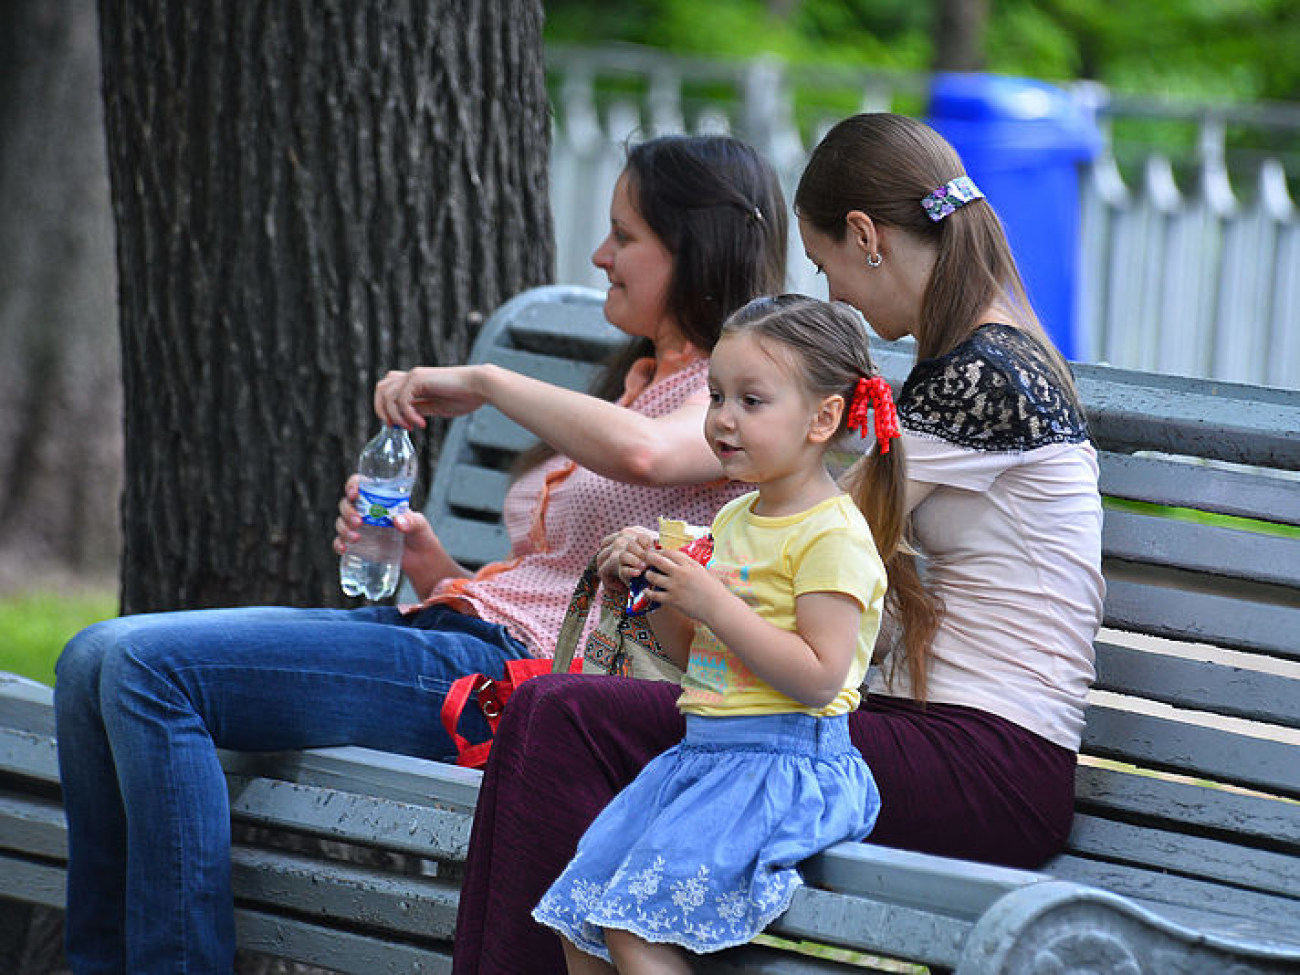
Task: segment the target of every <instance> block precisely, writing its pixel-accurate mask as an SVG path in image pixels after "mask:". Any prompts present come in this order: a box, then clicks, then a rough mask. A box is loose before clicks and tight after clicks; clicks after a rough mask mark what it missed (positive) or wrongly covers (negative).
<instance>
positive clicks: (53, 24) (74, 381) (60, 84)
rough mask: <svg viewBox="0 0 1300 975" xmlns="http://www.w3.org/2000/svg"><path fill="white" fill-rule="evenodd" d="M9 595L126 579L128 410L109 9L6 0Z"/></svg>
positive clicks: (1, 430)
mask: <svg viewBox="0 0 1300 975" xmlns="http://www.w3.org/2000/svg"><path fill="white" fill-rule="evenodd" d="M0 255H3V259H0V484H3V485H4V486H5V511H6V512H7V517H6V525H5V530H4V532H3V533H0V590H11V589H25V588H29V587H33V586H40V585H46V584H48V583H49V582H50V581H51V578H54V579H55V580H59V579H61V578H65V577H68V576H77V577H81V578H83V579H84V578H87V577H90V578H97V579H102V580H104V581H105V582H107V581H108V580H110V579H111V578H112V577H113V574H114V572H115V570H116V564H117V557H118V527H117V522H118V494H119V487H120V484H121V443H122V438H121V424H120V422H119V421H120V417H121V407H120V401H121V400H120V389H119V383H118V375H119V373H118V352H117V316H116V309H115V308H114V284H115V269H114V266H113V226H112V219H111V213H110V210H109V203H108V175H107V163H106V161H105V157H104V140H103V119H102V114H101V103H100V100H99V47H98V43H97V38H96V18H95V5H94V0H10V2H8V3H3V4H0Z"/></svg>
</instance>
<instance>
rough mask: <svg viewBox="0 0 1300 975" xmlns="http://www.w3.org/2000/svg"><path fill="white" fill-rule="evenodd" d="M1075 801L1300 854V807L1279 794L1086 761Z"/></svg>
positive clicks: (1115, 814)
mask: <svg viewBox="0 0 1300 975" xmlns="http://www.w3.org/2000/svg"><path fill="white" fill-rule="evenodd" d="M1075 801H1076V803H1077V804H1078V808H1079V810H1080V811H1082V812H1088V813H1092V814H1099V815H1106V816H1108V817H1111V818H1121V819H1125V818H1127V819H1130V820H1137V819H1140V820H1142V821H1143V822H1147V823H1155V824H1158V825H1162V826H1167V827H1168V828H1170V829H1174V830H1176V831H1178V832H1185V831H1188V830H1195V831H1199V832H1201V833H1216V834H1219V835H1227V834H1235V835H1237V836H1240V837H1242V839H1243V840H1244V841H1246V842H1248V843H1250V844H1253V845H1256V846H1260V847H1265V848H1274V849H1278V850H1283V851H1285V852H1287V853H1289V854H1290V855H1291V856H1293V857H1295V856H1300V808H1297V807H1296V806H1294V805H1292V804H1289V803H1283V802H1278V801H1276V800H1274V799H1267V798H1264V797H1261V796H1254V795H1246V794H1243V793H1240V792H1235V791H1232V790H1228V789H1209V788H1206V787H1205V786H1203V785H1197V784H1194V783H1191V782H1180V781H1173V780H1170V779H1167V778H1160V777H1157V776H1155V775H1152V774H1145V775H1144V774H1140V773H1138V772H1135V771H1129V770H1126V769H1113V768H1104V767H1100V766H1095V765H1088V764H1082V763H1081V764H1080V765H1079V767H1078V768H1077V769H1076V770H1075Z"/></svg>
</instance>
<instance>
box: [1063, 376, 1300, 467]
mask: <svg viewBox="0 0 1300 975" xmlns="http://www.w3.org/2000/svg"><path fill="white" fill-rule="evenodd" d="M1072 365H1073V368H1074V371H1075V376H1076V378H1077V380H1078V386H1079V393H1080V397H1081V398H1082V399H1083V401H1084V402H1085V403H1086V404H1087V410H1088V426H1089V429H1090V430H1091V433H1092V436H1093V439H1094V440H1095V441H1096V442H1097V443H1099V444H1102V445H1103V446H1104V447H1105V448H1106V449H1107V450H1117V451H1122V452H1125V453H1133V452H1135V451H1139V450H1155V451H1161V452H1164V453H1168V454H1187V455H1190V456H1195V457H1208V458H1212V459H1215V460H1222V461H1228V462H1230V463H1236V464H1254V465H1258V466H1261V467H1276V468H1279V469H1281V470H1291V471H1294V470H1300V438H1297V437H1296V435H1295V432H1296V431H1297V430H1300V397H1297V396H1296V394H1295V391H1294V390H1282V389H1269V388H1267V387H1262V386H1247V385H1244V384H1240V383H1225V382H1220V381H1218V380H1210V379H1188V378H1185V377H1180V376H1161V375H1156V374H1153V373H1143V372H1137V371H1134V370H1128V369H1116V368H1114V367H1110V366H1095V365H1088V364H1084V363H1073V364H1072Z"/></svg>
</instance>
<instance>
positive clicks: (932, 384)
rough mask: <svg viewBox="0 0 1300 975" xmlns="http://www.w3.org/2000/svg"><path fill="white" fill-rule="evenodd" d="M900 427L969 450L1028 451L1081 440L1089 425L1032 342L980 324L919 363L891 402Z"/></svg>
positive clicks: (1044, 354) (1017, 332)
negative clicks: (949, 347)
mask: <svg viewBox="0 0 1300 975" xmlns="http://www.w3.org/2000/svg"><path fill="white" fill-rule="evenodd" d="M898 418H899V422H900V423H901V424H902V425H903V426H904V427H905V428H906V429H907V430H909V431H911V432H913V433H921V434H929V435H931V436H935V437H938V438H940V439H941V440H946V441H948V442H949V443H953V444H956V445H958V446H961V447H969V448H971V449H973V450H987V451H1010V450H1031V449H1033V448H1034V447H1042V446H1045V445H1047V444H1053V443H1080V442H1083V441H1085V440H1087V439H1088V424H1087V421H1086V419H1085V418H1084V416H1083V414H1082V412H1081V411H1080V410H1079V408H1078V407H1077V406H1076V405H1075V403H1074V401H1073V399H1072V398H1071V397H1070V395H1069V394H1068V392H1067V391H1066V390H1063V389H1062V388H1061V386H1060V383H1059V382H1058V381H1057V379H1056V377H1055V375H1054V374H1053V371H1052V368H1051V361H1050V359H1049V358H1048V356H1047V352H1046V350H1044V349H1043V347H1042V346H1041V345H1039V343H1038V342H1037V341H1035V340H1034V339H1033V338H1032V337H1031V336H1029V335H1027V334H1025V333H1024V332H1022V331H1020V329H1017V328H1014V327H1012V326H1010V325H1004V324H1000V323H992V324H987V325H982V326H981V327H980V328H979V329H977V330H976V332H975V334H973V335H972V336H971V337H970V338H969V339H967V340H966V341H965V342H963V343H962V344H961V345H959V346H957V348H955V349H953V350H952V351H951V352H949V353H948V354H946V355H942V356H938V357H937V358H934V359H926V360H924V361H922V362H918V363H917V364H916V366H915V367H914V368H913V369H912V372H911V374H910V375H908V377H907V382H905V383H904V384H903V389H902V392H900V393H899V396H898Z"/></svg>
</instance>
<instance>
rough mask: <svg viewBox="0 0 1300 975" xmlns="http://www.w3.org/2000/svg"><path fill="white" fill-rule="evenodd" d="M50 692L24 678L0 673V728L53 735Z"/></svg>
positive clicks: (35, 682) (52, 692)
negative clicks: (1, 726)
mask: <svg viewBox="0 0 1300 975" xmlns="http://www.w3.org/2000/svg"><path fill="white" fill-rule="evenodd" d="M53 701H54V690H53V688H51V687H49V686H47V685H45V684H41V683H39V682H37V681H34V680H29V679H27V678H26V677H18V676H17V675H15V674H3V673H0V725H3V727H5V728H21V729H23V730H25V731H30V732H36V733H39V734H43V735H53V734H54V710H53V709H52V708H51V706H50V705H51V703H52V702H53Z"/></svg>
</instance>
